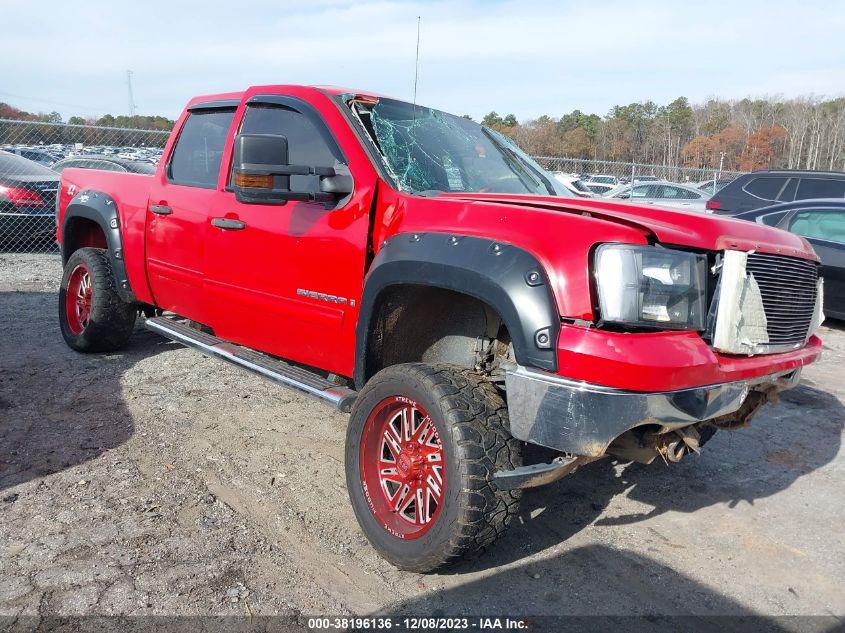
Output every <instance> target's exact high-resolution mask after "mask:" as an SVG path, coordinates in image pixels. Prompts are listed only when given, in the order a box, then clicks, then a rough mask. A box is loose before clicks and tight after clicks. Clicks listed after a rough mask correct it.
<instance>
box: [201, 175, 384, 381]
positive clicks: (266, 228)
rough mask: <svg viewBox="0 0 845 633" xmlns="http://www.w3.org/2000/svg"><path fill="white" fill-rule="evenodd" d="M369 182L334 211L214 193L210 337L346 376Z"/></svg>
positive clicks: (207, 292) (207, 284)
mask: <svg viewBox="0 0 845 633" xmlns="http://www.w3.org/2000/svg"><path fill="white" fill-rule="evenodd" d="M371 191H372V190H371V189H370V188H367V187H360V188H359V190H358V191H356V194H355V195H354V196H353V198H352V199H351V200H350V201H349V202H348V203H347V204H346V205H345V206H344V207H343V208H342V209H335V210H327V209H325V208H324V205H322V204H320V203H314V202H289V203H287V204H286V205H281V206H278V205H261V204H243V203H240V202H237V201H236V200H235V196H234V194H232V193H229V192H220V194H219V196H218V197H217V200H216V202H215V205H214V210H213V212H212V214H211V216H212V218H213V217H218V218H228V219H232V220H237V221H240V222H242V223H243V225H244V226H243V228H241V229H222V228H218V227H215V226H213V225H212V224H211V221H210V220H209V223H208V226H207V228H206V230H207V233H206V235H207V238H206V251H205V265H204V271H205V277H204V282H203V283H204V296H205V297H206V300H207V301H208V305H207V306H206V313H207V314H208V320H207V321H206V322H207V323H208V324H209V325H210V326H211V327H212V328H213V329H214V332H215V334H216V335H217V336H219V337H221V338H224V339H226V340H230V341H233V342H236V343H240V344H242V345H246V346H248V347H254V348H256V349H260V350H262V351H264V352H268V353H270V354H275V355H277V356H281V357H283V358H288V359H291V360H294V361H297V362H300V363H304V364H307V365H313V366H316V367H320V368H322V369H325V370H328V371H332V372H335V373H339V374H343V375H347V376H348V375H351V373H352V360H353V358H354V338H355V337H354V330H355V324H356V322H357V318H358V305H359V303H360V298H361V290H362V279H363V275H364V265H365V261H364V257H365V252H366V244H367V231H368V226H369V221H368V211H369V203H370V197H371Z"/></svg>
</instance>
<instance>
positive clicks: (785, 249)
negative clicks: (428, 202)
mask: <svg viewBox="0 0 845 633" xmlns="http://www.w3.org/2000/svg"><path fill="white" fill-rule="evenodd" d="M438 198H447V199H456V200H464V201H467V202H486V203H491V204H506V205H513V206H519V207H529V208H536V209H544V210H555V211H560V212H561V213H573V214H578V215H584V214H589V215H590V216H592V217H595V218H600V219H602V220H606V221H612V222H616V223H619V224H623V225H626V226H629V227H632V228H636V229H638V230H640V231H642V232H643V233H644V234H645V235H647V236H651V237H652V238H653V239H654V240H655V241H657V242H660V243H661V244H667V245H668V244H675V245H678V246H689V247H693V248H700V249H702V250H711V251H712V250H716V251H720V250H726V249H735V250H743V251H759V252H763V253H772V254H780V255H789V256H792V257H801V258H803V259H809V260H812V261H818V260H819V258H818V256H817V255H816V253H815V252H814V251H813V247H812V246H810V244H809V242H807V240H805V239H804V238H803V237H801V236H799V235H795V234H793V233H788V232H786V231H782V230H780V229H775V228H772V227H770V226H765V225H763V224H757V223H755V222H748V221H745V220H734V219H732V218H730V217H725V216H717V215H710V214H705V213H703V212H695V211H682V210H679V209H667V208H662V207H656V206H652V205H649V206H642V205H637V204H634V203H628V202H617V201H611V200H601V199H595V198H558V197H552V196H548V197H545V196H529V195H516V194H499V193H496V194H487V193H478V194H475V193H445V194H441V195H439V196H438Z"/></svg>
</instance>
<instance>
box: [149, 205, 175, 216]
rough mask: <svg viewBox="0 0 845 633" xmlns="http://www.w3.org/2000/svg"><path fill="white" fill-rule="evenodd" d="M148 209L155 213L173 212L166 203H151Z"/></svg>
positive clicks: (165, 213)
mask: <svg viewBox="0 0 845 633" xmlns="http://www.w3.org/2000/svg"><path fill="white" fill-rule="evenodd" d="M150 211H152V212H153V213H155V214H156V215H170V214H171V213H173V209H171V208H170V207H168V206H167V205H166V204H151V205H150Z"/></svg>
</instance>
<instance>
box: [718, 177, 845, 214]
mask: <svg viewBox="0 0 845 633" xmlns="http://www.w3.org/2000/svg"><path fill="white" fill-rule="evenodd" d="M810 198H845V172H841V171H801V170H797V169H780V170H778V169H772V170H766V171H754V172H751V173H750V174H743V175H742V176H739V177H738V178H736V179H735V180H734V181H733V182H730V183H728V184H727V185H725V186H724V187H722V189H720V190H719V191H717V192H716V193H715V195H714V196H713V197H712V198H710V200H708V201H707V210H708V211H710V212H712V213H718V214H720V215H735V214H737V213H742V212H743V211H751V210H753V209H759V208H761V207H768V206H770V205H772V204H773V203H776V202H792V201H794V200H808V199H810Z"/></svg>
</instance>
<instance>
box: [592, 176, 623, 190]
mask: <svg viewBox="0 0 845 633" xmlns="http://www.w3.org/2000/svg"><path fill="white" fill-rule="evenodd" d="M584 184H586V185H587V186H588V187H589V186H590V185H611V186H613V187H615V186H616V185H618V184H619V179H618V178H617V177H616V176H609V175H607V174H590V176H589V177H588V178H587V179H586V180H585V181H584Z"/></svg>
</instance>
